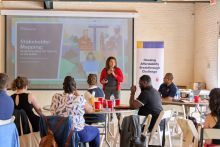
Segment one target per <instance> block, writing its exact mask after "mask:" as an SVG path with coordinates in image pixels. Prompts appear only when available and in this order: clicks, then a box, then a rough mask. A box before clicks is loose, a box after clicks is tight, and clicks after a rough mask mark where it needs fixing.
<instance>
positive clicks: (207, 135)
mask: <svg viewBox="0 0 220 147" xmlns="http://www.w3.org/2000/svg"><path fill="white" fill-rule="evenodd" d="M200 129H201V131H200V136H201V137H200V144H199V147H202V146H203V140H204V139H219V140H220V135H219V134H220V129H216V128H200ZM217 142H218V140H217Z"/></svg>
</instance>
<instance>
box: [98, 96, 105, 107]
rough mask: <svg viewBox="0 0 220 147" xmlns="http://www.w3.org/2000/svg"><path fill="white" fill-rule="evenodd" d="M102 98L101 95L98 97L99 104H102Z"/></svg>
mask: <svg viewBox="0 0 220 147" xmlns="http://www.w3.org/2000/svg"><path fill="white" fill-rule="evenodd" d="M103 100H104V99H103V97H99V98H98V101H100V103H101V105H103Z"/></svg>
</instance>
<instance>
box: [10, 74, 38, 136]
mask: <svg viewBox="0 0 220 147" xmlns="http://www.w3.org/2000/svg"><path fill="white" fill-rule="evenodd" d="M27 87H28V79H27V78H26V77H19V76H18V77H17V78H16V79H15V80H14V81H13V83H12V90H14V91H16V92H15V93H14V94H13V95H11V97H12V99H13V101H14V108H15V109H17V110H21V109H23V110H24V111H25V112H26V114H27V116H28V118H29V120H30V122H31V125H32V127H33V131H34V132H38V131H39V119H40V117H39V116H38V115H36V114H35V113H34V111H33V108H34V110H35V111H36V112H37V113H38V114H39V115H41V114H42V111H41V108H40V106H39V105H38V104H37V101H36V98H35V96H34V95H33V94H32V93H28V92H27Z"/></svg>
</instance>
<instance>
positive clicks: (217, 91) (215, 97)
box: [209, 88, 220, 117]
mask: <svg viewBox="0 0 220 147" xmlns="http://www.w3.org/2000/svg"><path fill="white" fill-rule="evenodd" d="M209 108H210V110H211V115H212V116H217V117H220V88H214V89H212V90H211V91H210V93H209Z"/></svg>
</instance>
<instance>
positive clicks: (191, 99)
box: [189, 91, 194, 102]
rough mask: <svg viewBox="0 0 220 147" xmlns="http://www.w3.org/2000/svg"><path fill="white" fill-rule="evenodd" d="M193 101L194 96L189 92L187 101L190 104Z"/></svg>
mask: <svg viewBox="0 0 220 147" xmlns="http://www.w3.org/2000/svg"><path fill="white" fill-rule="evenodd" d="M193 99H194V94H193V92H192V91H191V92H190V93H189V101H190V102H193Z"/></svg>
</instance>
